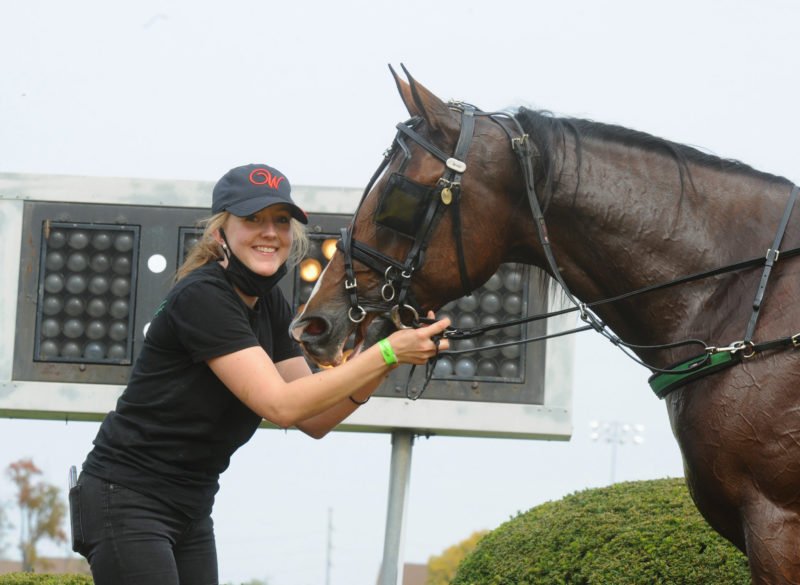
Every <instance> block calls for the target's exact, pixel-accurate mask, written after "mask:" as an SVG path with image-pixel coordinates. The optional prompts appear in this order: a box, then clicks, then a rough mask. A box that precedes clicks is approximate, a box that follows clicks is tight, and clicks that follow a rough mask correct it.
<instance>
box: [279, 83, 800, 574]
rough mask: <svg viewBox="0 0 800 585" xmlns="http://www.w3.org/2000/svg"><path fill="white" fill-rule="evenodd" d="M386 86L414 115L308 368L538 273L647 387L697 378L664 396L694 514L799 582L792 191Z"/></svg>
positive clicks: (673, 156) (799, 314) (590, 128)
mask: <svg viewBox="0 0 800 585" xmlns="http://www.w3.org/2000/svg"><path fill="white" fill-rule="evenodd" d="M392 73H393V75H394V77H395V81H396V83H397V86H398V89H399V91H400V95H401V97H402V99H403V102H404V103H405V105H406V108H407V109H408V111H409V113H410V114H411V115H412V116H413V118H412V119H411V120H409V121H408V122H406V123H405V124H399V125H398V129H399V132H398V135H397V138H396V139H395V143H394V146H393V148H392V149H391V150H390V151H388V153H387V160H386V165H385V167H381V168H380V169H379V170H378V172H376V175H375V176H374V177H373V180H372V181H370V184H369V186H368V187H367V190H366V191H365V196H364V199H363V200H362V203H361V205H360V206H359V209H358V211H357V213H356V215H355V216H354V218H353V223H352V225H351V227H350V228H349V231H348V232H347V233H345V234H344V236H343V240H342V242H341V245H340V249H341V251H340V253H337V254H336V255H335V256H334V258H333V259H332V260H331V262H330V264H329V265H328V267H327V269H326V271H325V273H324V276H323V278H322V279H321V280H320V281H319V283H318V285H317V288H316V290H315V292H314V294H313V296H312V298H311V300H310V301H309V302H308V303H307V305H306V307H305V309H304V312H303V313H301V314H300V315H298V317H297V318H296V320H295V323H294V326H293V332H294V335H295V337H296V338H297V339H298V340H299V341H300V342H301V343H302V344H303V346H304V348H305V350H306V352H307V355H308V356H309V357H310V358H311V359H313V360H315V361H317V362H318V363H323V364H325V363H327V364H333V363H338V362H340V361H341V359H342V347H343V345H344V343H345V340H346V338H347V337H348V336H350V335H351V334H352V333H353V332H355V333H356V335H357V337H358V338H359V342H361V341H366V343H371V342H374V341H375V339H376V338H378V337H380V336H382V335H384V334H385V333H386V330H387V328H390V327H391V326H393V323H392V321H394V325H395V326H407V325H406V324H413V323H412V322H413V321H414V320H415V319H416V316H417V315H418V314H423V311H428V310H437V309H438V308H440V307H441V306H442V305H444V304H445V303H447V302H448V301H450V300H452V299H454V298H457V297H460V296H461V295H463V294H464V292H465V289H466V290H469V289H470V288H474V287H477V286H478V285H480V284H481V283H483V282H484V281H485V280H486V279H488V278H489V277H490V276H491V275H492V274H493V273H494V271H495V270H496V269H497V268H498V265H499V264H500V263H502V262H523V263H528V264H533V265H536V266H539V267H541V268H543V269H545V270H546V271H547V272H548V273H549V274H550V275H551V276H552V277H553V278H554V279H555V280H556V281H558V282H559V283H560V284H562V286H563V287H564V291H565V295H566V296H567V298H568V299H571V300H573V301H574V302H575V303H576V304H577V306H578V307H579V309H580V310H581V312H582V315H583V318H584V320H585V321H587V322H588V323H590V324H591V325H592V326H593V327H594V328H595V329H598V330H599V331H601V332H603V333H604V334H606V335H610V336H612V337H614V339H620V340H623V341H622V343H623V344H628V345H629V347H630V348H631V349H632V351H633V353H634V354H636V357H637V359H640V360H641V361H642V362H643V363H644V364H647V365H648V367H650V368H651V370H652V371H653V372H655V374H656V378H658V377H659V375H660V376H662V377H661V378H660V380H661V381H663V380H668V381H669V380H672V382H675V381H676V380H674V379H673V378H672V377H671V375H670V374H664V373H662V372H661V370H664V369H669V368H671V367H672V366H674V365H676V364H680V363H683V364H684V365H683V366H680V367H682V368H684V369H685V370H686V371H687V372H691V371H692V370H693V369H698V370H703V371H700V372H699V373H701V374H706V375H702V376H686V377H683V376H678V377H677V382H676V383H675V384H668V385H666V386H664V385H662V386H659V387H658V388H659V389H658V393H659V394H661V395H663V396H664V398H665V402H666V405H667V409H668V412H669V417H670V421H671V424H672V429H673V432H674V434H675V437H676V439H677V441H678V443H679V445H680V448H681V451H682V454H683V459H684V467H685V473H686V481H687V483H688V486H689V488H690V491H691V493H692V496H693V498H694V501H695V502H696V504H697V507H698V509H699V510H700V512H701V513H702V514H703V516H704V517H705V518H706V519H707V521H708V522H709V524H710V525H711V526H713V527H714V528H715V529H716V530H717V531H718V532H719V533H720V534H722V535H723V536H724V537H725V538H727V539H729V540H730V541H731V542H733V543H734V544H735V545H736V546H737V547H738V548H739V549H741V550H742V551H743V552H744V553H745V554H746V555H747V557H748V559H749V562H750V567H751V574H752V578H753V582H754V583H758V584H764V583H771V584H774V583H800V406H798V404H799V403H800V400H799V399H798V395H796V394H795V392H799V393H800V355H797V353H795V352H794V351H792V348H793V347H794V346H795V345H796V342H797V338H796V337H791V335H792V334H794V333H796V332H797V331H798V330H800V260H794V259H793V258H792V255H793V253H794V252H795V251H796V247H797V246H799V245H800V230H798V229H797V227H796V225H795V222H796V218H793V217H792V207H791V205H787V201H793V197H794V196H796V195H797V189H796V188H794V189H793V185H792V184H791V183H790V182H789V181H788V180H786V179H784V178H781V177H776V176H772V175H769V174H766V173H762V172H758V171H756V170H754V169H752V168H750V167H748V166H746V165H744V164H741V163H739V162H736V161H731V160H725V159H720V158H717V157H714V156H711V155H708V154H704V153H701V152H699V151H697V150H695V149H692V148H690V147H687V146H684V145H680V144H676V143H672V142H668V141H666V140H662V139H659V138H656V137H653V136H651V135H647V134H644V133H641V132H636V131H632V130H629V129H625V128H621V127H617V126H610V125H606V124H600V123H596V122H591V121H587V120H579V119H567V118H559V117H555V116H553V115H550V114H547V113H541V112H535V111H530V110H527V109H525V108H520V109H519V110H517V111H516V112H514V113H513V114H511V113H494V114H487V113H484V112H481V111H480V110H476V109H473V108H472V107H471V106H469V105H468V104H461V103H450V104H446V103H444V102H443V101H442V100H440V99H439V98H437V97H436V96H435V95H434V94H432V93H431V92H430V91H428V90H427V89H426V88H425V87H423V86H422V85H420V84H419V83H418V82H415V81H414V80H413V79H412V78H411V76H410V75H408V72H407V71H406V75H407V79H408V81H405V80H403V79H401V78H400V77H399V76H398V75H397V74H396V73H395V72H394V71H392ZM431 201H436V202H437V203H436V204H435V205H434V204H433V203H431ZM439 202H441V203H439ZM794 215H795V216H796V215H797V213H795V214H794ZM545 220H546V221H545ZM787 222H788V227H786V229H785V237H783V238H782V237H781V236H782V235H783V231H784V230H783V229H782V228H783V227H785V226H786V224H787ZM776 234H777V235H776ZM775 243H777V244H780V245H781V247H782V248H783V250H784V254H783V255H780V256H779V254H778V253H777V246H775V245H774V244H775ZM787 249H789V250H787ZM765 251H767V254H766V257H765V256H764V253H765ZM787 251H788V252H790V253H786V252H787ZM748 258H755V259H760V260H758V261H756V260H753V261H746V260H747V259H748ZM778 260H779V261H778ZM743 261H744V262H743ZM773 265H774V267H773ZM726 267H727V268H726ZM720 268H723V269H722V270H718V269H720ZM770 269H771V274H770ZM687 275H699V276H698V277H697V278H682V277H685V276H687ZM765 275H766V276H765ZM767 276H768V277H769V278H768V279H767ZM671 281H677V283H676V284H675V285H674V286H668V287H663V288H662V287H660V286H656V285H659V284H661V283H669V282H671ZM767 281H768V282H769V286H768V287H767V288H766V291H765V290H764V286H763V285H765V284H766V283H767ZM759 290H760V293H759V292H758V291H759ZM630 291H643V292H641V294H635V295H631V296H627V295H626V293H628V292H630ZM609 298H612V299H614V300H613V302H603V303H597V302H596V301H598V300H600V299H609ZM762 298H763V301H762V300H761V299H762ZM387 299H388V300H387ZM754 299H756V301H754ZM583 303H586V304H583ZM754 306H755V308H754ZM391 307H395V308H394V310H391ZM609 328H610V330H611V331H613V334H612V333H610V331H609ZM616 336H618V337H616ZM687 339H691V340H700V341H698V342H696V343H695V344H694V345H692V344H688V345H687V344H681V343H673V342H678V341H681V340H687ZM701 342H702V343H701ZM698 354H699V357H698ZM720 356H721V358H722V359H720V360H718V358H720ZM695 358H697V359H695ZM690 359H691V360H692V361H691V362H689V363H687V360H690ZM724 366H730V367H724ZM654 388H656V386H655V385H654Z"/></svg>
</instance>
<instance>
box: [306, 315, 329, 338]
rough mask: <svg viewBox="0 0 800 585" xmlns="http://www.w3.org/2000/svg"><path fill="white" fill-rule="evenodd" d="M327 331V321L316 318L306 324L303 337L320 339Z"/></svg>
mask: <svg viewBox="0 0 800 585" xmlns="http://www.w3.org/2000/svg"><path fill="white" fill-rule="evenodd" d="M327 330H328V325H327V324H326V323H325V320H324V319H319V318H317V317H314V318H312V319H309V320H308V321H307V322H306V326H305V327H304V328H303V336H309V337H319V336H320V335H323V334H324V333H325V332H326V331H327Z"/></svg>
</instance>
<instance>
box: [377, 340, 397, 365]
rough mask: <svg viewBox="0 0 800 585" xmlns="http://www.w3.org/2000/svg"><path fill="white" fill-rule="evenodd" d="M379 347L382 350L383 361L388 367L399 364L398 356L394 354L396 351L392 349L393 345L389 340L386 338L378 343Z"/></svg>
mask: <svg viewBox="0 0 800 585" xmlns="http://www.w3.org/2000/svg"><path fill="white" fill-rule="evenodd" d="M378 347H379V348H380V350H381V355H382V356H383V361H385V362H386V365H387V366H393V365H395V364H396V363H397V356H396V355H395V354H394V350H393V349H392V344H391V343H389V340H388V339H386V338H385V337H384V338H383V339H381V340H380V341H379V342H378Z"/></svg>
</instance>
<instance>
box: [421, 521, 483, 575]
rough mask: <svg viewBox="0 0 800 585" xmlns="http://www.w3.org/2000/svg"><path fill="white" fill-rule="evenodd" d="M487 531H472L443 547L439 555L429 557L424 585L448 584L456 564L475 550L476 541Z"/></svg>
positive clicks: (456, 567)
mask: <svg viewBox="0 0 800 585" xmlns="http://www.w3.org/2000/svg"><path fill="white" fill-rule="evenodd" d="M487 533H488V530H479V531H478V532H473V533H472V534H471V535H470V536H469V537H468V538H467V539H465V540H462V541H461V542H459V543H458V544H454V545H453V546H451V547H449V548H447V549H445V551H444V552H443V553H442V554H441V555H438V556H432V557H431V558H429V559H428V578H427V579H426V581H425V585H448V583H450V581H452V580H453V577H455V574H456V569H458V565H459V564H460V563H461V561H462V560H464V557H466V556H467V555H469V554H470V553H471V552H472V551H473V550H475V547H476V546H477V544H478V541H479V540H480V539H481V538H483V536H484V535H485V534H487Z"/></svg>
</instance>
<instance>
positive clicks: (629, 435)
mask: <svg viewBox="0 0 800 585" xmlns="http://www.w3.org/2000/svg"><path fill="white" fill-rule="evenodd" d="M589 428H590V429H591V433H590V434H589V436H590V437H591V439H592V441H605V442H606V443H610V444H611V482H610V483H611V484H613V483H614V481H615V475H616V469H617V447H618V446H620V445H625V444H626V443H630V444H633V445H641V444H642V443H644V425H643V424H640V423H624V422H620V421H610V422H605V421H597V420H593V421H592V422H590V423H589Z"/></svg>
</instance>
